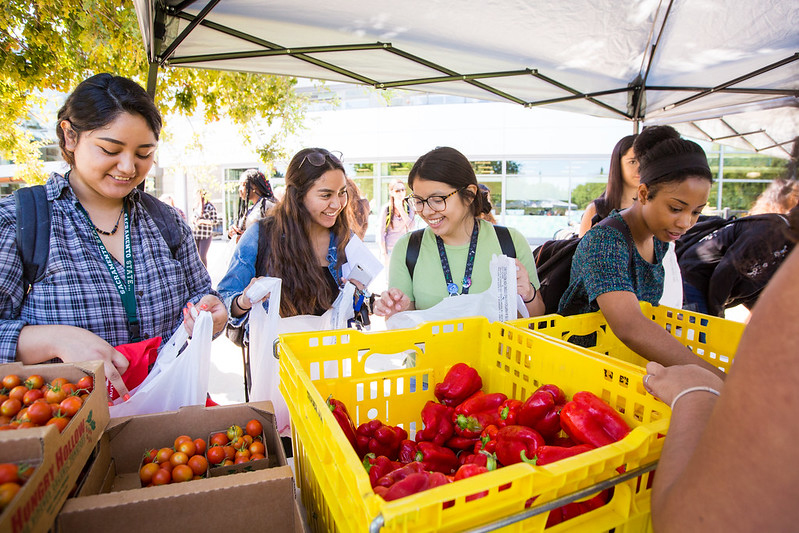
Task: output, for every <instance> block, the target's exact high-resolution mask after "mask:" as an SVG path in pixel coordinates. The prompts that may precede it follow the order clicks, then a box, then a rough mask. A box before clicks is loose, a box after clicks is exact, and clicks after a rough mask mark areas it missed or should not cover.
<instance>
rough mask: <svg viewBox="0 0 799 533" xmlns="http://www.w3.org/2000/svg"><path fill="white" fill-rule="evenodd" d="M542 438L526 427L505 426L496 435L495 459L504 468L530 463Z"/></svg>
mask: <svg viewBox="0 0 799 533" xmlns="http://www.w3.org/2000/svg"><path fill="white" fill-rule="evenodd" d="M544 444H545V442H544V437H542V436H541V434H540V433H538V432H537V431H536V430H534V429H532V428H528V427H526V426H505V427H504V428H502V429H500V430H499V432H498V433H497V459H498V460H499V462H500V463H502V464H503V465H505V466H509V465H512V464H516V463H521V462H522V461H524V462H526V463H530V462H532V460H533V458H534V457H535V454H536V451H537V450H538V448H539V446H543V445H544Z"/></svg>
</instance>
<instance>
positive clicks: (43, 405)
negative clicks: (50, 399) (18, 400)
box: [28, 402, 53, 426]
mask: <svg viewBox="0 0 799 533" xmlns="http://www.w3.org/2000/svg"><path fill="white" fill-rule="evenodd" d="M51 418H53V410H52V409H51V408H50V405H49V404H48V403H47V402H33V404H31V405H30V406H29V407H28V420H30V421H31V422H33V423H34V424H36V425H37V426H43V425H45V424H46V423H47V421H48V420H50V419H51Z"/></svg>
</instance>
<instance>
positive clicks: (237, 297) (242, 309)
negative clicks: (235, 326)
mask: <svg viewBox="0 0 799 533" xmlns="http://www.w3.org/2000/svg"><path fill="white" fill-rule="evenodd" d="M243 295H244V293H241V294H239V295H238V296H236V297H235V298H233V303H234V304H236V307H238V308H239V310H240V311H244V312H245V313H246V312H247V311H249V310H250V309H252V307H250V309H244V308H243V307H242V306H241V304H240V303H239V298H240V297H241V296H243ZM231 307H232V306H231Z"/></svg>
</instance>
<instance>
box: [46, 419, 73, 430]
mask: <svg viewBox="0 0 799 533" xmlns="http://www.w3.org/2000/svg"><path fill="white" fill-rule="evenodd" d="M70 420H71V419H70V418H68V417H65V416H54V417H53V418H51V419H50V420H48V421H47V423H46V424H45V426H55V427H57V428H58V432H59V433H61V432H62V431H64V428H65V427H67V425H69V421H70Z"/></svg>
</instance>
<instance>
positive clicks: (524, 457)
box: [519, 450, 537, 466]
mask: <svg viewBox="0 0 799 533" xmlns="http://www.w3.org/2000/svg"><path fill="white" fill-rule="evenodd" d="M519 457H521V458H522V461H524V462H525V463H527V464H528V465H533V466H535V463H536V458H537V456H536V455H534V456H533V458H532V459H528V458H527V450H522V453H520V454H519Z"/></svg>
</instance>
